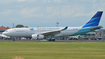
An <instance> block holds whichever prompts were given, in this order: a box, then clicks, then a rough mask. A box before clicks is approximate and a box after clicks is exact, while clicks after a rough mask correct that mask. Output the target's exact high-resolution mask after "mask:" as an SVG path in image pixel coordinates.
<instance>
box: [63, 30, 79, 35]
mask: <svg viewBox="0 0 105 59" xmlns="http://www.w3.org/2000/svg"><path fill="white" fill-rule="evenodd" d="M77 31H78V30H69V31H62V32H61V34H62V35H63V36H69V35H72V34H74V33H76V32H77Z"/></svg>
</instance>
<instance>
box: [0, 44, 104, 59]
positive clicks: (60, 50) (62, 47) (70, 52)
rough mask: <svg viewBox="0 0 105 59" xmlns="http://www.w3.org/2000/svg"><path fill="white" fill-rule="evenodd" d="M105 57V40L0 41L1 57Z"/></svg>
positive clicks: (35, 58)
mask: <svg viewBox="0 0 105 59" xmlns="http://www.w3.org/2000/svg"><path fill="white" fill-rule="evenodd" d="M16 56H21V57H23V58H24V59H105V42H72V43H71V42H70V43H63V42H0V59H12V58H15V57H16Z"/></svg>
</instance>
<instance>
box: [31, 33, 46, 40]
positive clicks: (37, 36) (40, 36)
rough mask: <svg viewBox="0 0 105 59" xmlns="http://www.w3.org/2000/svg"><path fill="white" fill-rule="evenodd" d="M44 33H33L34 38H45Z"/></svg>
mask: <svg viewBox="0 0 105 59" xmlns="http://www.w3.org/2000/svg"><path fill="white" fill-rule="evenodd" d="M43 38H44V35H39V34H33V35H32V39H43Z"/></svg>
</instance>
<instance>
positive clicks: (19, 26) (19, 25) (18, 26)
mask: <svg viewBox="0 0 105 59" xmlns="http://www.w3.org/2000/svg"><path fill="white" fill-rule="evenodd" d="M21 27H24V26H23V25H21V24H18V25H16V28H21Z"/></svg>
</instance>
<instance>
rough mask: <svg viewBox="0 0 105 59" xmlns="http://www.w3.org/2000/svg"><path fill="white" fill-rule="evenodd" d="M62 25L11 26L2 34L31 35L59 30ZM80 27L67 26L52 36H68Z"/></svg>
mask: <svg viewBox="0 0 105 59" xmlns="http://www.w3.org/2000/svg"><path fill="white" fill-rule="evenodd" d="M63 28H64V27H36V28H12V29H8V30H6V31H5V32H3V35H6V36H11V37H32V34H37V33H42V32H47V31H54V30H61V29H63ZM80 29H81V27H68V28H67V29H66V30H64V31H61V32H60V33H59V34H56V35H54V36H68V35H72V34H74V33H76V32H77V31H79V30H80Z"/></svg>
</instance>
